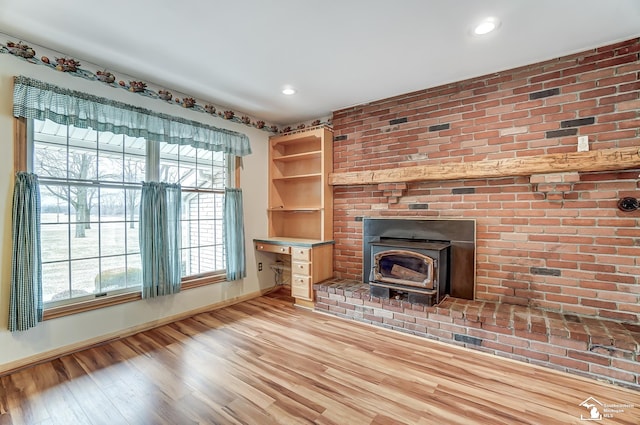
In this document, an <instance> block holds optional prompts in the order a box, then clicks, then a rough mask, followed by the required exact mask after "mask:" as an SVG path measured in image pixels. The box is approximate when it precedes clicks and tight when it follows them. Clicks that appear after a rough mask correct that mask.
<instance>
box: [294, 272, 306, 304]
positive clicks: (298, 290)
mask: <svg viewBox="0 0 640 425" xmlns="http://www.w3.org/2000/svg"><path fill="white" fill-rule="evenodd" d="M291 296H292V297H295V298H306V299H310V298H311V280H310V278H309V277H308V276H296V275H293V278H292V279H291Z"/></svg>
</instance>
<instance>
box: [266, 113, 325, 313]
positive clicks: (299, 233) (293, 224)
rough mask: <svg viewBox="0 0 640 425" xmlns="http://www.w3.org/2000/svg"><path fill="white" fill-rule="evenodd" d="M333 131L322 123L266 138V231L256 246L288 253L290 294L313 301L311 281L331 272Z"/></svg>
mask: <svg viewBox="0 0 640 425" xmlns="http://www.w3.org/2000/svg"><path fill="white" fill-rule="evenodd" d="M332 146H333V132H332V131H331V130H330V129H329V128H327V127H324V126H322V127H316V128H312V129H309V130H305V131H297V132H294V133H290V134H285V135H278V136H273V137H271V138H270V139H269V205H268V209H267V214H268V215H269V229H268V237H267V238H262V239H255V240H254V242H255V244H256V249H257V250H258V251H263V252H273V253H275V254H283V255H290V256H291V258H290V259H291V276H290V278H291V279H290V282H291V295H292V296H293V297H294V298H295V299H296V303H297V304H300V305H305V306H312V304H313V288H312V287H313V284H314V283H318V282H320V281H322V280H326V279H328V278H330V277H332V276H333V191H332V187H331V186H329V184H328V176H329V173H330V172H331V171H332V170H333V149H332Z"/></svg>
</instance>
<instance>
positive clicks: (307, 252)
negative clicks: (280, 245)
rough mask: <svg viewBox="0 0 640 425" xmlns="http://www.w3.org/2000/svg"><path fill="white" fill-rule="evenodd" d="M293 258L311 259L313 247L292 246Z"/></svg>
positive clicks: (300, 259)
mask: <svg viewBox="0 0 640 425" xmlns="http://www.w3.org/2000/svg"><path fill="white" fill-rule="evenodd" d="M291 258H292V259H293V260H299V261H310V260H311V249H309V248H298V247H292V248H291Z"/></svg>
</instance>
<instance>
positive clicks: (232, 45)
mask: <svg viewBox="0 0 640 425" xmlns="http://www.w3.org/2000/svg"><path fill="white" fill-rule="evenodd" d="M487 16H493V17H496V18H498V19H499V20H500V22H501V25H500V27H499V28H498V30H497V31H494V32H493V33H490V34H488V35H486V36H484V37H479V36H473V35H471V28H472V27H473V26H474V24H476V23H477V22H479V21H480V20H481V19H483V18H485V17H487ZM0 32H2V33H5V34H8V35H11V36H13V37H16V38H17V39H19V40H23V41H25V42H27V43H33V44H37V45H41V46H43V47H46V48H49V49H53V50H57V51H59V52H62V53H64V54H66V55H68V56H69V57H72V58H76V59H79V60H84V61H88V62H91V63H94V64H97V65H99V66H101V67H104V68H105V69H107V70H110V71H112V72H113V73H115V74H116V76H117V72H122V73H125V74H129V75H132V76H134V77H136V78H139V79H140V80H143V81H146V82H149V83H153V84H156V85H158V86H161V87H166V88H168V89H172V90H176V91H179V92H182V93H184V94H187V95H190V96H192V97H195V98H197V99H201V100H206V101H209V102H211V103H215V104H217V105H220V106H225V107H229V108H231V109H233V110H234V111H237V112H242V113H246V114H249V115H251V116H253V117H256V118H260V119H263V120H265V121H267V122H270V123H274V124H280V125H283V124H294V123H299V122H303V121H307V120H311V119H315V118H321V117H325V116H328V115H330V113H331V112H332V111H335V110H338V109H342V108H345V107H349V106H353V105H358V104H362V103H367V102H369V101H373V100H378V99H383V98H387V97H391V96H395V95H399V94H403V93H407V92H411V91H415V90H421V89H425V88H429V87H434V86H438V85H442V84H445V83H449V82H454V81H460V80H464V79H467V78H470V77H475V76H480V75H485V74H490V73H494V72H499V71H502V70H505V69H510V68H514V67H517V66H522V65H527V64H531V63H535V62H539V61H542V60H546V59H552V58H555V57H559V56H563V55H566V54H568V53H575V52H579V51H582V50H586V49H590V48H593V47H598V46H602V45H605V44H608V43H612V42H616V41H622V40H625V39H629V38H633V37H638V36H640V1H639V0H606V1H604V0H562V1H559V0H455V1H452V0H396V1H393V2H392V1H390V0H315V1H312V0H306V1H304V0H271V1H264V0H243V1H232V0H225V1H220V0H183V1H175V0H154V1H131V0H109V1H102V0H101V1H97V0H56V1H55V2H52V1H51V0H0ZM7 41H9V40H7ZM10 41H15V40H10ZM3 42H4V40H3ZM287 85H290V86H292V87H294V88H295V89H296V90H297V93H296V94H295V95H293V96H285V95H283V94H282V93H281V90H282V89H283V88H284V87H285V86H287Z"/></svg>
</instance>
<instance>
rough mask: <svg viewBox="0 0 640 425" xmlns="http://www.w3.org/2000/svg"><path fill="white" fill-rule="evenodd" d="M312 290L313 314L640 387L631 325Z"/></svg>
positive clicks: (500, 306)
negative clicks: (430, 305) (427, 304)
mask: <svg viewBox="0 0 640 425" xmlns="http://www.w3.org/2000/svg"><path fill="white" fill-rule="evenodd" d="M314 291H315V297H316V298H315V299H316V303H315V308H316V309H317V310H318V311H323V312H326V313H331V314H334V315H336V316H339V317H343V318H348V319H353V320H358V321H361V322H366V323H370V324H373V325H377V326H382V327H386V328H390V329H394V330H398V331H402V332H407V333H411V334H414V335H417V336H421V337H425V338H430V339H436V340H439V341H443V342H447V343H452V344H457V345H461V346H464V347H467V348H473V349H476V350H480V351H485V352H489V353H492V354H496V355H499V356H503V357H508V358H511V359H515V360H520V361H524V362H527V363H533V364H537V365H543V366H547V367H551V368H554V369H558V370H562V371H566V372H570V373H575V374H579V375H583V376H587V377H590V378H594V379H599V380H606V381H609V382H612V383H615V384H618V385H621V386H625V387H629V388H633V389H640V363H638V360H640V354H639V353H640V325H637V324H625V323H621V322H616V321H612V320H604V319H598V318H593V317H585V316H577V315H573V314H561V313H558V312H553V311H547V310H544V309H540V308H535V307H526V306H521V305H513V304H506V303H497V302H491V301H477V300H476V301H472V300H463V299H457V298H451V297H448V298H446V299H445V300H443V301H442V302H441V303H440V304H439V305H437V306H434V307H426V306H424V305H419V304H411V303H409V302H407V301H403V300H396V299H390V300H389V299H381V298H376V297H372V296H371V295H370V294H369V285H367V284H363V283H361V282H359V281H355V280H348V279H331V280H327V281H325V282H322V283H320V284H318V285H314Z"/></svg>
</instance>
